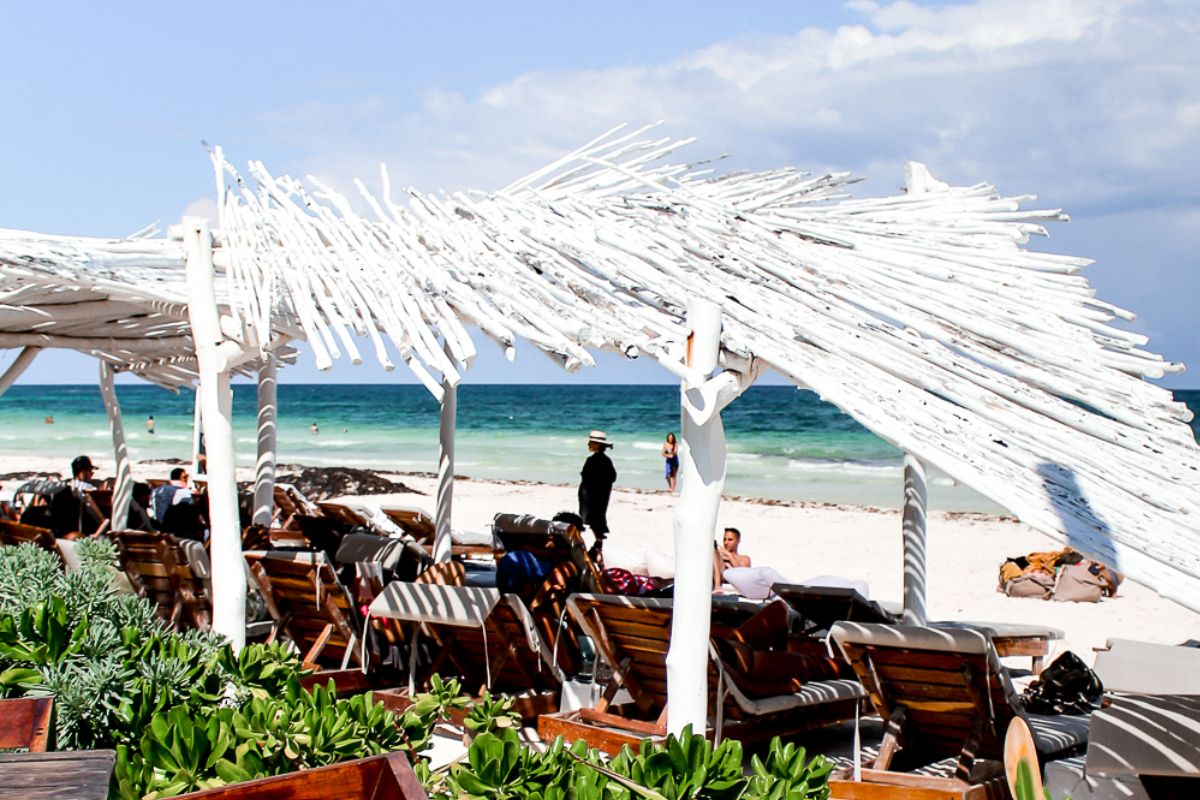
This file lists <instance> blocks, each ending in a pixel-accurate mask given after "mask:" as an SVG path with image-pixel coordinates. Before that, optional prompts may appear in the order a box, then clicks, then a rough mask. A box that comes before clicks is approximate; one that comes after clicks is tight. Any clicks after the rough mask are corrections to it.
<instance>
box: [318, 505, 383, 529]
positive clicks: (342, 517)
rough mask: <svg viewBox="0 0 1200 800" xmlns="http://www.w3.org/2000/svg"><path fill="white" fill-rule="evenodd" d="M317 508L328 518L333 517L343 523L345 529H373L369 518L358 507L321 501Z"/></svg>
mask: <svg viewBox="0 0 1200 800" xmlns="http://www.w3.org/2000/svg"><path fill="white" fill-rule="evenodd" d="M317 508H319V509H321V514H322V515H324V516H325V517H328V518H329V519H334V520H337V521H338V522H340V523H341V524H342V525H345V526H346V527H347V529H352V528H368V529H373V526H372V525H371V520H370V518H368V517H367V516H366V515H365V514H363V513H362V512H360V511H359V510H358V509H354V508H350V507H349V506H344V505H342V504H341V503H329V502H321V503H317Z"/></svg>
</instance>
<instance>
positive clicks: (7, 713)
mask: <svg viewBox="0 0 1200 800" xmlns="http://www.w3.org/2000/svg"><path fill="white" fill-rule="evenodd" d="M53 717H54V698H52V697H16V698H12V699H8V700H0V750H11V749H14V748H18V747H23V748H25V749H26V750H28V751H29V752H31V753H44V752H45V751H46V747H47V744H48V743H49V740H50V734H51V720H52V718H53Z"/></svg>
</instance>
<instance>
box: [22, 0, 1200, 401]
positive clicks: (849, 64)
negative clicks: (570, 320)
mask: <svg viewBox="0 0 1200 800" xmlns="http://www.w3.org/2000/svg"><path fill="white" fill-rule="evenodd" d="M26 5H28V6H29V7H26ZM26 5H18V4H5V5H4V6H3V7H2V8H0V29H2V30H4V32H5V37H4V40H5V41H4V45H3V47H0V86H2V87H3V91H2V93H0V97H2V98H3V105H2V106H0V108H3V117H2V122H0V187H2V189H3V191H2V192H0V227H9V228H24V229H32V230H41V231H48V232H56V233H70V234H94V235H123V234H127V233H130V232H132V231H134V230H137V229H139V228H141V227H142V226H144V225H146V224H147V223H150V222H155V221H158V222H159V223H160V224H162V225H164V226H165V225H166V224H168V223H171V222H174V221H176V220H177V219H178V218H179V217H180V216H181V215H182V214H183V213H184V212H185V211H188V212H191V213H196V212H199V213H205V212H206V210H209V209H211V208H212V200H211V197H212V194H213V191H214V189H213V177H212V174H211V172H210V168H209V164H208V160H207V157H206V155H205V153H204V150H203V148H202V146H201V141H202V140H204V141H207V142H210V143H219V144H221V145H223V146H224V147H225V148H226V151H227V153H228V154H229V156H230V157H231V158H232V159H233V160H234V161H235V162H245V161H246V160H249V159H261V160H263V161H265V162H266V163H267V165H268V167H269V168H270V169H271V170H272V171H274V172H276V173H280V172H291V173H294V174H304V173H313V174H316V175H319V176H321V177H323V178H325V179H327V180H331V181H333V182H334V183H335V184H337V185H341V186H345V187H348V186H349V185H350V182H351V179H352V178H353V177H356V176H358V177H362V178H364V179H365V180H367V182H368V183H372V184H374V183H375V182H376V181H377V175H378V165H379V163H380V162H381V161H386V162H387V163H388V165H389V169H390V172H391V174H392V176H393V179H394V180H396V181H398V182H401V183H408V184H411V185H413V186H417V187H419V188H422V189H425V190H436V189H446V190H453V189H460V188H467V187H471V188H479V189H489V188H498V187H500V186H503V185H504V184H506V183H508V182H509V181H511V180H512V179H514V178H516V177H519V176H520V175H521V174H523V173H524V172H527V171H529V170H531V169H533V168H535V167H537V166H538V165H540V164H541V163H543V162H545V161H548V160H550V159H552V158H554V157H556V156H557V155H559V154H561V153H562V152H563V151H565V150H567V149H569V148H572V147H574V146H576V145H578V144H580V143H582V142H583V141H585V140H587V139H589V138H591V137H592V136H594V135H595V134H597V133H599V132H601V131H603V130H605V129H607V128H608V127H610V126H611V125H613V124H615V123H619V122H630V123H635V124H641V123H644V122H649V121H654V120H663V121H664V122H665V131H666V132H667V133H669V134H673V135H676V136H696V137H699V141H698V142H697V143H696V144H694V145H692V146H691V147H690V148H689V149H688V150H687V151H685V152H684V153H682V154H681V156H682V157H685V158H687V159H688V160H698V159H702V158H705V157H708V156H717V155H726V154H727V155H728V159H727V160H726V162H725V163H726V164H727V165H728V167H729V168H730V169H759V168H768V167H775V166H781V165H795V166H799V167H801V168H804V169H807V170H811V171H814V172H815V171H822V170H831V169H832V170H849V171H853V172H856V173H859V174H861V175H863V176H864V177H866V178H867V181H866V183H865V184H861V185H860V187H859V188H858V193H860V194H871V195H876V194H890V193H894V192H895V191H897V190H898V188H899V186H900V185H901V183H902V177H903V164H904V161H905V160H907V159H916V160H920V161H925V162H927V163H928V164H929V165H930V167H931V169H932V170H933V172H934V173H935V174H936V175H937V176H938V177H940V178H941V179H943V180H947V181H949V182H951V183H958V184H973V183H977V182H980V181H987V182H991V183H993V184H995V185H996V186H997V187H998V188H999V190H1000V191H1001V192H1003V193H1005V194H1009V195H1019V194H1036V195H1037V196H1038V200H1037V204H1038V205H1039V206H1041V207H1052V208H1059V207H1061V208H1064V209H1066V210H1067V211H1068V212H1069V213H1070V214H1071V216H1072V218H1073V221H1072V222H1071V223H1070V224H1069V225H1059V226H1056V227H1055V228H1054V229H1052V231H1051V238H1050V239H1049V240H1047V241H1044V242H1038V243H1036V244H1035V245H1034V246H1036V247H1039V248H1042V249H1048V250H1053V251H1057V252H1065V253H1071V254H1074V255H1083V256H1088V257H1091V258H1094V259H1096V264H1094V265H1093V266H1092V267H1090V268H1089V269H1088V270H1087V272H1086V274H1087V276H1088V277H1089V279H1090V280H1091V282H1092V285H1093V286H1094V287H1096V289H1097V291H1098V293H1099V295H1100V296H1101V297H1102V298H1104V299H1106V300H1108V301H1110V302H1113V303H1116V304H1117V305H1120V306H1123V307H1125V308H1129V309H1131V310H1133V311H1135V312H1136V313H1137V314H1138V320H1137V322H1136V323H1134V327H1135V328H1137V329H1138V330H1140V331H1143V332H1145V333H1147V334H1149V335H1150V337H1151V341H1150V349H1152V350H1155V351H1157V352H1160V353H1162V354H1163V355H1165V356H1166V357H1167V358H1168V359H1170V360H1172V361H1179V362H1183V363H1185V364H1187V365H1188V366H1189V368H1190V371H1189V372H1186V373H1184V374H1182V375H1179V376H1175V377H1173V378H1170V379H1168V380H1167V381H1166V384H1167V385H1168V386H1175V387H1200V343H1198V342H1197V341H1196V337H1195V335H1194V331H1195V330H1196V326H1195V323H1194V317H1195V312H1194V306H1195V299H1194V298H1196V297H1197V296H1200V277H1198V276H1197V253H1198V252H1200V188H1198V187H1200V166H1198V165H1200V47H1198V46H1197V45H1196V42H1197V41H1198V40H1200V3H1197V2H1195V0H1178V1H1176V0H1158V1H1154V0H1145V1H1143V0H979V2H957V3H935V2H930V3H914V2H873V1H872V0H854V1H853V2H841V3H839V2H819V1H816V0H813V1H810V2H799V1H798V0H797V1H796V2H755V3H745V4H736V5H737V6H738V7H736V8H735V4H732V3H728V2H697V0H691V1H690V2H658V3H632V2H620V0H616V1H614V2H608V3H603V4H590V6H589V7H587V8H582V7H580V6H582V4H575V3H561V2H558V3H551V2H525V3H515V2H514V3H483V2H478V3H467V2H438V3H434V2H428V3H423V4H417V3H392V4H381V3H370V4H368V3H345V4H342V7H340V8H337V9H336V10H333V9H332V8H331V7H328V6H325V5H318V4H315V3H287V4H285V3H266V2H263V3H252V4H244V5H246V6H248V7H242V5H243V4H234V3H222V2H210V3H206V4H194V5H193V6H190V7H186V8H185V7H182V6H181V5H177V4H171V5H162V6H159V5H152V4H133V3H105V4H96V3H89V4H82V3H81V4H77V5H69V4H38V7H33V4H26ZM11 358H12V354H11V352H9V353H5V354H0V368H3V367H4V366H6V365H7V363H8V362H9V361H11ZM518 363H519V364H520V365H521V366H522V367H523V368H522V369H521V370H520V371H519V372H516V373H514V371H512V369H511V368H510V367H507V366H506V365H505V364H504V363H503V361H502V359H500V358H499V356H498V354H497V353H496V351H495V350H494V349H490V348H488V347H486V346H485V347H483V349H482V355H481V358H480V361H479V362H478V363H477V365H476V367H475V369H474V370H472V373H471V375H470V376H469V377H470V379H472V380H476V381H489V380H492V381H494V380H513V379H518V380H534V381H537V380H545V381H560V380H566V379H568V378H566V377H565V376H564V375H563V374H562V373H560V372H558V371H557V370H556V369H555V368H554V367H553V366H552V365H551V364H550V362H549V361H548V360H546V359H543V358H541V357H540V356H538V355H537V354H535V353H534V352H533V350H532V349H531V348H526V349H524V351H523V352H522V354H521V356H519V358H518ZM334 372H335V377H336V379H339V380H359V381H378V380H409V379H410V378H409V376H408V375H407V374H401V373H400V372H397V373H396V374H394V375H393V376H385V375H384V373H382V371H381V370H379V369H378V368H376V367H373V366H368V365H364V366H362V367H358V368H354V367H350V366H349V365H341V366H339V367H337V368H335V371H334ZM315 376H316V373H315V371H314V370H313V369H312V368H311V365H310V364H309V363H307V360H306V363H303V364H302V365H301V366H300V367H298V368H295V369H293V370H291V371H289V374H288V375H287V376H286V377H287V378H290V379H291V380H296V381H308V380H313V379H314V378H315ZM94 377H95V367H94V364H93V362H91V360H90V359H86V358H83V357H71V356H67V355H61V354H60V355H55V356H43V358H42V359H41V360H39V361H38V362H36V363H35V365H34V366H33V367H32V368H31V369H30V370H29V372H28V373H26V377H25V378H24V382H30V383H42V382H62V381H65V382H72V383H74V382H79V383H90V382H92V381H93V380H94ZM571 379H572V380H583V381H587V382H605V381H629V380H635V381H636V380H655V381H663V382H667V381H669V380H671V379H670V378H669V376H667V375H666V373H664V372H662V371H661V370H659V369H657V368H656V367H654V366H652V365H639V366H637V367H636V368H634V369H629V368H627V367H626V366H625V365H624V364H621V363H617V362H616V361H615V360H613V359H606V360H604V361H603V362H602V364H601V366H600V367H599V368H598V369H596V370H593V371H590V372H587V373H585V374H583V375H581V376H578V377H575V378H571Z"/></svg>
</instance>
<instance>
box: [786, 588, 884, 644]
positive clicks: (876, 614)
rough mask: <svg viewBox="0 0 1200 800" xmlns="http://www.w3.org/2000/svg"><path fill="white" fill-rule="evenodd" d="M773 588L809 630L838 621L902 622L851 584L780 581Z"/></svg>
mask: <svg viewBox="0 0 1200 800" xmlns="http://www.w3.org/2000/svg"><path fill="white" fill-rule="evenodd" d="M771 591H773V592H774V593H775V594H776V595H777V596H778V597H779V598H780V599H781V600H783V601H784V602H785V603H787V604H788V606H790V607H791V609H792V610H793V611H795V612H796V613H797V614H799V615H800V617H801V619H802V620H803V624H804V629H805V631H806V632H808V633H818V632H823V631H824V632H827V631H828V630H829V629H830V628H831V627H833V624H834V623H835V622H877V623H880V624H885V625H886V624H890V623H895V622H898V621H899V620H898V619H897V618H896V617H895V616H894V615H893V614H891V613H889V612H888V611H887V610H886V609H885V608H883V606H881V605H879V604H878V603H876V602H874V601H872V600H868V599H867V598H866V597H863V596H862V595H861V594H860V593H859V592H858V591H857V590H856V589H853V588H850V587H844V586H806V585H802V584H794V583H777V584H775V585H773V586H772V587H771Z"/></svg>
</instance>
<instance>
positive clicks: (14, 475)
mask: <svg viewBox="0 0 1200 800" xmlns="http://www.w3.org/2000/svg"><path fill="white" fill-rule="evenodd" d="M61 477H62V475H61V474H60V473H57V472H8V473H5V474H4V475H0V482H2V481H27V480H29V479H30V478H61Z"/></svg>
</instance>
